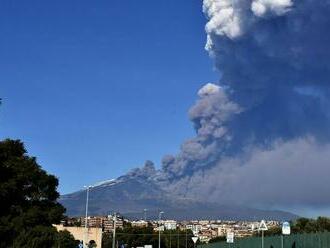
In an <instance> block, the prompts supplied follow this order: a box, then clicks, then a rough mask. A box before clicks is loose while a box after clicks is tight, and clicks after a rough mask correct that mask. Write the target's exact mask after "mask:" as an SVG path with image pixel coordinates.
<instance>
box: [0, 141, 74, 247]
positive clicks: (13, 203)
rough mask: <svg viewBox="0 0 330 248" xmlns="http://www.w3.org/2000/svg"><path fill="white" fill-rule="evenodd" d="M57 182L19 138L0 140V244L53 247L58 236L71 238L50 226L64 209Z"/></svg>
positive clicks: (61, 214)
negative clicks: (59, 201) (60, 200)
mask: <svg viewBox="0 0 330 248" xmlns="http://www.w3.org/2000/svg"><path fill="white" fill-rule="evenodd" d="M57 186H58V179H57V178H56V177H55V176H53V175H49V174H48V173H47V172H46V171H44V170H43V169H42V168H41V167H40V165H39V164H38V163H37V159H36V158H35V157H31V156H29V155H28V154H27V151H26V149H25V147H24V145H23V143H22V142H21V141H19V140H9V139H7V140H4V141H0V199H1V204H0V237H1V243H0V247H21V248H22V247H28V248H34V247H36V248H37V247H54V246H55V244H57V242H59V239H60V240H61V239H62V238H64V237H66V238H68V237H70V238H71V239H73V237H72V236H68V234H67V233H57V231H56V229H55V228H54V227H53V226H52V224H56V223H59V222H60V221H61V219H62V218H63V214H64V212H65V209H64V207H63V206H62V205H61V204H59V203H58V202H57V199H58V197H59V193H58V192H57ZM73 240H74V239H73ZM61 247H70V246H61ZM71 247H75V246H71Z"/></svg>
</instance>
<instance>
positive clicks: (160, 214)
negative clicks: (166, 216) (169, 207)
mask: <svg viewBox="0 0 330 248" xmlns="http://www.w3.org/2000/svg"><path fill="white" fill-rule="evenodd" d="M163 213H164V212H163V211H160V212H159V216H158V217H159V224H158V248H160V221H161V219H162V214H163Z"/></svg>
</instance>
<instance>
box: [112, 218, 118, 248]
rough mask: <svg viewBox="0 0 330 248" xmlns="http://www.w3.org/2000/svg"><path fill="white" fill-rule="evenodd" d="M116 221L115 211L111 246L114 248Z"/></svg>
mask: <svg viewBox="0 0 330 248" xmlns="http://www.w3.org/2000/svg"><path fill="white" fill-rule="evenodd" d="M116 222H117V214H116V213H115V214H114V217H113V234H112V248H115V245H116Z"/></svg>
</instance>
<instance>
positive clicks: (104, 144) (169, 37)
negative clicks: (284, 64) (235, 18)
mask: <svg viewBox="0 0 330 248" xmlns="http://www.w3.org/2000/svg"><path fill="white" fill-rule="evenodd" d="M204 25H205V18H204V16H203V13H202V11H201V1H199V0H180V1H177V0H157V1H153V0H142V1H136V0H126V1H122V0H111V1H106V0H99V1H94V2H93V1H87V0H70V1H64V0H57V1H44V0H29V1H13V0H2V1H1V2H0V32H1V39H0V68H1V69H0V70H1V71H0V94H1V97H2V98H3V105H2V106H1V108H0V138H2V139H3V138H14V139H21V140H23V141H24V142H25V144H26V147H27V149H28V151H29V153H30V154H31V155H33V156H36V157H37V158H38V161H39V163H40V164H41V165H42V166H43V168H45V169H46V170H47V171H49V172H51V173H54V174H55V175H57V176H58V177H59V179H60V187H59V189H60V192H61V193H68V192H71V191H75V190H77V189H79V188H81V187H82V186H83V185H86V184H92V183H94V182H97V181H100V180H104V179H111V178H115V177H117V176H120V175H122V174H123V173H125V172H127V171H128V170H129V169H131V168H133V167H136V166H140V165H142V164H143V163H144V161H145V160H146V159H151V160H153V161H154V162H155V163H156V164H157V165H158V166H159V162H160V159H161V158H162V156H163V155H164V154H168V153H176V152H177V151H178V149H179V146H180V144H181V142H182V141H183V140H184V139H186V138H188V137H190V136H192V135H193V128H192V125H191V123H190V122H189V120H188V117H187V110H188V109H189V107H190V106H191V105H192V104H193V102H194V101H195V99H196V92H197V90H198V89H199V88H200V86H201V85H203V84H204V83H206V82H214V81H216V80H217V78H218V76H217V73H216V72H215V71H214V69H213V66H212V60H211V59H210V58H209V57H208V55H207V53H206V52H205V51H204V48H203V47H204V43H205V37H206V36H205V32H204Z"/></svg>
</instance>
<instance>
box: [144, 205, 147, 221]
mask: <svg viewBox="0 0 330 248" xmlns="http://www.w3.org/2000/svg"><path fill="white" fill-rule="evenodd" d="M143 213H144V215H143V217H144V221H147V209H146V208H145V209H143Z"/></svg>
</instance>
